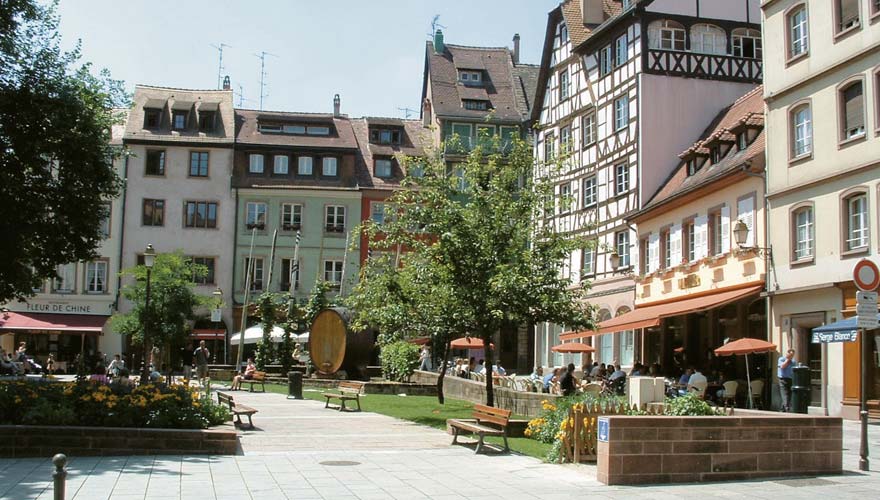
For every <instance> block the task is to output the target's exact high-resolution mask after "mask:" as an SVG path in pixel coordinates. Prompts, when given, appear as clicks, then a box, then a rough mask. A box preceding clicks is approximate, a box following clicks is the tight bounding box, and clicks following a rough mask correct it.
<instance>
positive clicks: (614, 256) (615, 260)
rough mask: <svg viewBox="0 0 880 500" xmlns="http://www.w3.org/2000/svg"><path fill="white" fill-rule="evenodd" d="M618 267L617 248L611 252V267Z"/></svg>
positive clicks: (618, 255)
mask: <svg viewBox="0 0 880 500" xmlns="http://www.w3.org/2000/svg"><path fill="white" fill-rule="evenodd" d="M618 267H620V254H619V253H617V250H615V251H613V252H611V269H612V270H614V269H617V268H618Z"/></svg>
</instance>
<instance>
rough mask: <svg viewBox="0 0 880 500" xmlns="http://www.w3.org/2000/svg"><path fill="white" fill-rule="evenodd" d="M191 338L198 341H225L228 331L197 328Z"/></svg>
mask: <svg viewBox="0 0 880 500" xmlns="http://www.w3.org/2000/svg"><path fill="white" fill-rule="evenodd" d="M191 337H192V338H194V339H196V340H225V339H226V330H221V329H217V328H195V329H193V331H192V335H191Z"/></svg>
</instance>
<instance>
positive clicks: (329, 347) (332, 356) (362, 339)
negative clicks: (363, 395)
mask: <svg viewBox="0 0 880 500" xmlns="http://www.w3.org/2000/svg"><path fill="white" fill-rule="evenodd" d="M350 320H351V313H350V312H349V311H348V309H346V308H344V307H333V308H330V309H324V310H323V311H321V312H319V313H318V315H317V316H316V317H315V320H314V321H313V322H312V328H311V330H310V331H309V354H310V356H311V358H312V363H314V364H315V367H316V368H317V370H318V372H319V373H322V374H324V375H331V374H333V373H336V372H337V371H339V370H345V372H346V373H347V374H348V378H352V379H360V378H364V377H365V376H366V373H367V365H368V364H369V362H370V353H371V351H372V349H373V335H371V333H370V332H355V331H352V330H351V328H349V322H350Z"/></svg>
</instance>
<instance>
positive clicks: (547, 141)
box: [544, 134, 556, 163]
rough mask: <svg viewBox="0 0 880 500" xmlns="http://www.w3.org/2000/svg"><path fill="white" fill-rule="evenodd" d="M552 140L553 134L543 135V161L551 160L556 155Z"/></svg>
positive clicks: (548, 161)
mask: <svg viewBox="0 0 880 500" xmlns="http://www.w3.org/2000/svg"><path fill="white" fill-rule="evenodd" d="M553 140H554V138H553V134H547V135H545V136H544V162H546V163H550V162H552V161H553V158H554V157H555V156H556V153H555V149H554V147H553Z"/></svg>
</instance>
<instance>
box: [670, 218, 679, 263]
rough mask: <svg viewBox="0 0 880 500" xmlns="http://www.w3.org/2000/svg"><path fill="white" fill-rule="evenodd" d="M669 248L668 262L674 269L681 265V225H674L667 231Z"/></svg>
mask: <svg viewBox="0 0 880 500" xmlns="http://www.w3.org/2000/svg"><path fill="white" fill-rule="evenodd" d="M669 246H670V247H671V248H670V250H669V254H670V256H669V262H670V263H671V264H672V266H673V267H675V266H677V265H679V264H681V224H676V225H674V226H672V229H670V230H669Z"/></svg>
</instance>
